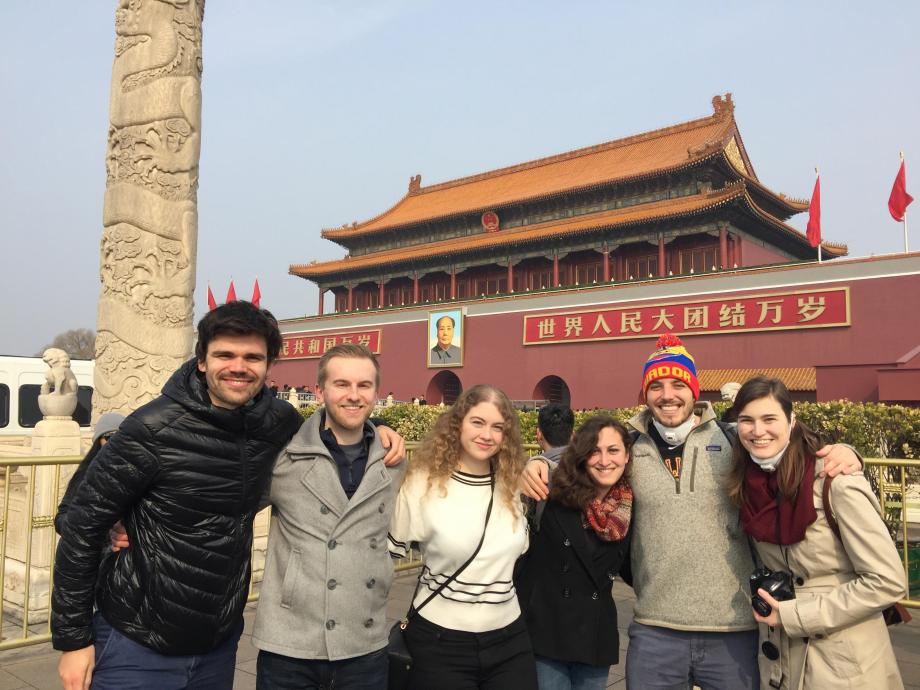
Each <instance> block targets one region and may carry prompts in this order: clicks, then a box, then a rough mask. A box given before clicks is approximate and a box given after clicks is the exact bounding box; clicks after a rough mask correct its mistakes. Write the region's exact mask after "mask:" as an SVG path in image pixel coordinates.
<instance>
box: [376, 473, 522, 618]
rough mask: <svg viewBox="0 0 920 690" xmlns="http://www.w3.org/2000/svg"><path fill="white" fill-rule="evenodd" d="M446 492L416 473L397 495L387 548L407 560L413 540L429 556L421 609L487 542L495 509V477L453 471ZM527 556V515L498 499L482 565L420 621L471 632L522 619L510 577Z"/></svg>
mask: <svg viewBox="0 0 920 690" xmlns="http://www.w3.org/2000/svg"><path fill="white" fill-rule="evenodd" d="M445 488H446V492H442V491H441V489H440V487H439V485H438V483H437V482H435V483H434V484H433V485H432V486H431V488H430V489H429V487H428V476H427V474H425V473H424V472H418V473H413V474H411V475H410V476H409V477H408V478H407V479H406V481H405V483H404V484H403V486H402V488H401V489H400V491H399V496H398V498H397V500H396V509H395V512H394V514H393V520H392V522H391V523H390V537H389V548H390V553H391V555H393V557H396V558H398V557H402V556H404V555H405V554H406V550H407V549H408V545H409V544H410V543H411V542H414V541H415V542H418V543H419V545H420V547H421V550H422V555H423V556H424V557H425V566H424V567H423V569H422V573H421V585H420V586H419V589H418V593H417V594H416V597H415V602H414V605H415V606H418V605H419V604H421V603H422V602H423V601H425V599H426V598H427V597H428V595H429V594H431V592H433V591H434V590H436V589H437V587H438V585H439V584H440V583H442V582H444V580H446V579H447V578H448V577H450V575H451V574H452V573H453V572H454V571H455V570H456V569H457V568H459V567H460V566H461V565H463V563H465V562H466V561H467V559H468V558H469V557H470V556H471V555H472V553H473V551H474V550H475V549H476V545H477V544H478V543H479V538H480V537H481V536H482V527H483V524H484V523H485V518H486V509H487V507H488V505H489V496H490V487H489V477H488V476H477V475H470V474H465V473H462V472H455V473H453V474H452V475H451V476H450V478H449V479H448V480H447V484H446V487H445ZM442 493H443V494H444V495H442ZM515 518H516V519H515ZM526 550H527V525H526V521H525V520H524V517H523V514H522V513H521V512H520V511H518V512H517V514H516V515H512V513H511V511H510V510H509V509H508V506H507V505H505V502H504V501H503V500H502V499H501V497H500V496H499V495H497V494H496V496H495V501H494V503H493V505H492V515H491V517H490V518H489V526H488V529H487V530H486V535H485V539H484V541H483V543H482V548H481V549H480V550H479V553H478V554H477V556H476V559H475V560H474V561H473V562H472V563H470V564H469V565H468V566H467V567H466V569H465V570H464V571H463V572H462V573H461V574H460V575H459V576H458V577H457V579H456V580H454V581H453V582H451V583H450V585H448V586H447V587H446V588H445V589H444V590H442V591H441V593H440V594H439V595H438V596H437V597H435V598H434V599H432V600H431V601H430V602H429V603H428V604H426V605H425V607H424V608H423V609H422V610H421V612H420V613H419V614H418V615H420V616H421V617H422V618H425V619H427V620H429V621H431V622H432V623H435V624H436V625H440V626H441V627H444V628H449V629H451V630H464V631H467V632H485V631H487V630H496V629H498V628H503V627H504V626H506V625H509V624H510V623H512V622H513V621H514V620H516V619H517V618H518V616H520V614H521V610H520V607H519V606H518V601H517V595H516V594H515V591H514V583H513V582H512V572H513V570H514V562H515V561H516V560H517V558H518V557H519V556H520V555H521V554H522V553H524V551H526Z"/></svg>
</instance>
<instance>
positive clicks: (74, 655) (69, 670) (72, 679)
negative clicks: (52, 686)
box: [58, 645, 96, 690]
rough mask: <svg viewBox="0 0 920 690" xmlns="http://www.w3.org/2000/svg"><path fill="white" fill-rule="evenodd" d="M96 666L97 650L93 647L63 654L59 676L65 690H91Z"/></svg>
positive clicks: (59, 666)
mask: <svg viewBox="0 0 920 690" xmlns="http://www.w3.org/2000/svg"><path fill="white" fill-rule="evenodd" d="M95 666H96V648H95V647H94V646H93V645H90V646H89V647H84V648H83V649H75V650H74V651H72V652H64V653H63V654H61V661H60V663H59V664H58V675H59V676H60V677H61V683H63V685H64V690H89V685H90V682H91V681H92V679H93V668H94V667H95Z"/></svg>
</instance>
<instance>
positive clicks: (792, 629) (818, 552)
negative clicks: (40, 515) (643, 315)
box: [728, 377, 907, 690]
mask: <svg viewBox="0 0 920 690" xmlns="http://www.w3.org/2000/svg"><path fill="white" fill-rule="evenodd" d="M735 409H736V410H737V411H738V442H737V443H736V444H735V453H734V454H735V462H734V466H733V470H732V473H731V476H730V479H729V486H728V488H729V493H730V495H731V496H732V498H733V500H735V502H736V503H737V504H738V505H739V507H740V509H741V521H742V527H743V528H744V530H745V531H746V532H747V533H748V534H749V535H750V536H751V538H752V542H753V545H754V547H755V548H756V551H757V555H758V556H759V560H760V561H761V562H762V563H763V565H765V566H766V567H767V568H769V569H770V570H772V571H783V572H786V573H789V574H790V575H791V579H792V582H793V586H794V589H795V598H793V599H790V600H787V601H777V600H776V599H775V598H773V597H772V596H771V595H770V594H769V593H767V592H766V591H764V590H763V589H760V590H759V594H760V596H761V597H762V599H763V600H764V601H765V602H766V603H767V604H768V605H769V606H770V609H771V611H770V613H769V615H767V616H761V615H759V614H758V613H757V612H756V611H755V612H754V618H755V619H756V620H757V622H758V623H760V624H761V626H760V628H761V631H760V638H761V639H760V641H761V653H760V655H759V662H760V675H761V687H762V688H764V689H767V688H771V687H772V688H781V689H782V690H803V689H805V690H809V689H813V690H823V689H824V688H860V689H864V690H884V689H885V688H903V684H902V682H901V675H900V672H899V671H898V664H897V660H896V659H895V656H894V651H893V650H892V648H891V640H890V638H889V636H888V629H887V628H886V627H885V622H884V620H883V619H882V613H881V612H882V611H883V610H884V609H886V608H887V607H888V606H890V605H891V604H893V603H894V602H896V601H898V600H899V599H901V598H903V597H904V596H905V595H906V594H907V584H906V578H905V574H904V569H903V566H902V565H901V561H900V559H899V558H898V553H897V550H896V548H895V546H894V543H893V542H892V540H891V537H890V535H889V534H888V530H887V528H886V527H885V524H884V523H883V522H882V519H881V517H880V516H879V505H878V501H877V500H876V498H875V496H874V494H873V492H872V490H871V488H870V487H869V483H868V482H867V481H866V478H865V477H864V476H863V475H862V474H861V473H857V474H853V475H849V476H846V475H841V476H839V477H837V478H836V479H834V481H833V482H832V484H831V488H830V508H831V511H832V513H833V515H834V517H836V519H837V523H838V526H839V529H840V538H839V539H838V538H837V536H836V535H835V534H834V532H833V531H832V530H831V527H830V524H829V523H828V521H827V517H826V516H825V514H824V506H823V500H822V489H823V486H824V479H822V478H821V477H820V476H819V475H820V472H821V470H822V462H821V460H820V459H818V460H817V461H816V459H815V457H814V450H815V449H817V448H820V446H821V443H820V440H819V439H818V437H817V436H816V435H815V434H814V433H813V432H811V431H810V430H808V429H807V428H806V427H804V425H802V424H801V423H800V422H797V421H796V419H795V414H794V413H793V411H792V400H791V398H790V396H789V392H788V390H787V389H786V387H785V385H783V383H782V382H781V381H779V380H778V379H768V378H766V377H757V378H754V379H751V380H750V381H748V382H747V383H746V384H745V385H744V386H742V388H741V390H740V391H739V392H738V397H737V398H736V399H735Z"/></svg>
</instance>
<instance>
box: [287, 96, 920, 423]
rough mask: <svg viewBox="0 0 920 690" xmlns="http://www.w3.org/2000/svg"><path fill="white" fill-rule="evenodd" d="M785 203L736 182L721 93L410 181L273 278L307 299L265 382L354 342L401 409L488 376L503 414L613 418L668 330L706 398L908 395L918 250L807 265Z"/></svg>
mask: <svg viewBox="0 0 920 690" xmlns="http://www.w3.org/2000/svg"><path fill="white" fill-rule="evenodd" d="M807 209H808V201H807V200H801V199H793V198H790V197H787V196H785V195H784V194H781V193H778V192H775V191H773V190H771V189H769V188H768V187H767V186H765V185H764V184H763V183H762V182H760V180H759V179H758V177H757V175H756V173H755V172H754V168H753V165H752V164H751V161H750V159H749V157H748V153H747V151H746V149H745V147H744V143H743V141H742V139H741V134H740V132H739V130H738V126H737V124H736V122H735V117H734V106H733V103H732V99H731V94H726V95H725V96H724V97H718V96H717V97H716V98H714V99H713V113H712V114H711V115H710V116H708V117H704V118H701V119H698V120H693V121H690V122H685V123H681V124H677V125H674V126H671V127H666V128H663V129H659V130H655V131H652V132H647V133H644V134H639V135H636V136H631V137H627V138H625V139H619V140H616V141H611V142H608V143H604V144H599V145H596V146H590V147H588V148H583V149H578V150H575V151H570V152H567V153H562V154H559V155H556V156H550V157H548V158H542V159H539V160H534V161H530V162H527V163H523V164H519V165H514V166H511V167H507V168H502V169H499V170H493V171H490V172H485V173H481V174H478V175H473V176H471V177H465V178H461V179H457V180H452V181H449V182H444V183H440V184H435V185H431V186H427V187H426V186H422V184H421V176H418V175H417V176H414V177H412V178H411V179H410V182H409V188H408V191H407V193H406V194H405V196H404V197H403V198H402V199H400V200H399V201H398V202H397V203H396V204H395V205H394V206H393V207H392V208H390V209H389V210H387V211H384V212H383V213H381V214H380V215H378V216H376V217H374V218H372V219H370V220H368V221H365V222H362V223H354V224H351V225H345V226H342V227H338V228H333V229H327V230H323V231H322V236H323V237H324V238H326V239H329V240H332V241H334V242H336V243H338V244H340V245H342V246H343V247H344V248H345V249H346V250H347V252H348V253H347V255H346V256H345V257H344V258H343V259H340V260H336V261H326V262H312V263H309V264H297V265H292V266H291V267H290V273H291V274H292V275H295V276H299V277H302V278H305V279H306V280H309V281H311V282H314V283H315V284H316V285H317V286H318V287H319V290H320V300H319V308H318V313H317V315H316V316H313V317H305V318H299V319H288V320H284V321H282V323H281V325H282V331H283V333H284V338H285V340H284V350H283V352H282V358H281V361H279V362H278V363H277V364H276V365H275V367H274V369H273V371H272V377H273V378H274V379H276V380H277V381H278V382H279V383H287V384H290V385H296V386H302V385H305V384H306V385H311V386H312V385H313V384H314V383H315V381H316V366H317V362H318V359H319V357H320V356H321V355H322V353H323V352H324V351H325V350H326V349H328V348H329V347H332V346H333V345H335V344H338V343H342V342H356V343H363V344H366V345H367V346H368V347H370V348H371V349H372V350H373V351H374V352H376V353H377V354H378V355H379V358H380V363H381V369H382V372H383V381H382V391H381V395H386V394H387V393H388V392H390V391H392V392H393V394H394V396H395V397H396V398H397V399H401V400H407V399H411V398H412V397H414V396H419V397H425V398H426V399H427V401H428V402H429V403H435V404H437V403H440V402H441V401H442V400H443V401H444V402H446V403H450V402H452V401H453V399H454V398H455V397H456V395H457V394H458V393H459V392H460V391H461V390H462V389H463V388H465V387H467V386H470V385H473V384H476V383H483V382H488V383H492V384H494V385H497V386H498V387H500V388H502V389H503V390H505V391H506V392H507V393H508V394H509V396H510V397H511V398H512V399H515V400H517V401H521V402H522V404H539V402H540V401H545V400H553V401H564V402H568V403H569V404H571V405H572V406H573V407H576V408H591V407H611V406H625V405H632V404H635V402H636V399H637V395H638V391H639V379H640V373H641V370H642V365H643V363H644V362H645V359H646V357H647V356H648V354H649V353H650V352H651V350H652V349H653V347H654V342H655V340H654V339H656V338H657V337H658V336H659V335H661V334H662V333H665V332H672V333H677V334H679V335H680V336H681V338H682V339H683V340H684V342H685V344H686V345H687V348H688V349H689V350H690V352H691V353H692V354H693V356H694V357H695V358H696V363H697V369H698V371H699V374H700V380H701V385H702V389H703V397H705V398H708V399H715V398H717V397H718V389H719V387H720V386H721V385H722V384H724V383H726V382H728V381H741V382H743V381H744V380H746V379H747V378H750V376H753V375H754V374H755V373H757V372H765V373H768V374H770V375H775V376H779V377H780V378H782V379H783V380H784V381H786V383H787V385H788V386H789V387H790V389H791V390H792V391H793V393H794V395H795V396H796V397H798V398H799V399H803V400H816V399H817V400H831V399H838V398H843V397H846V398H849V399H852V400H879V401H891V402H906V403H910V404H914V403H916V402H918V401H920V325H918V318H917V316H918V315H920V254H898V255H890V256H884V257H872V258H860V259H848V258H844V257H846V254H847V248H846V246H844V245H841V244H834V243H831V242H824V243H823V244H822V253H823V257H824V258H825V259H826V260H825V261H824V262H821V263H819V262H818V261H817V250H816V249H815V248H813V247H811V246H810V244H809V243H808V241H807V239H806V238H805V236H804V235H803V234H802V233H801V232H800V231H798V230H797V229H795V228H793V227H792V226H790V225H788V224H787V221H788V220H789V219H790V218H791V217H792V216H794V215H796V214H798V213H802V212H803V211H807ZM827 259H832V260H827ZM326 292H331V293H332V294H333V295H334V308H333V310H332V312H331V313H324V309H323V304H324V294H325V293H326Z"/></svg>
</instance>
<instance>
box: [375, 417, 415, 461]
mask: <svg viewBox="0 0 920 690" xmlns="http://www.w3.org/2000/svg"><path fill="white" fill-rule="evenodd" d="M369 421H370V423H371V424H373V425H374V428H375V429H376V430H377V436H378V437H379V438H380V444H381V445H382V446H383V447H384V448H385V449H386V450H387V454H386V455H385V456H384V457H383V464H384V465H386V466H387V467H393V466H394V465H398V464H400V463H401V462H402V461H403V460H405V459H406V439H404V438H403V437H402V436H400V435H399V434H398V433H396V431H395V430H393V429H391V428H390V427H388V426H387V425H386V422H385V421H383V420H382V419H380V418H378V417H372V418H371V419H370V420H369Z"/></svg>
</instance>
